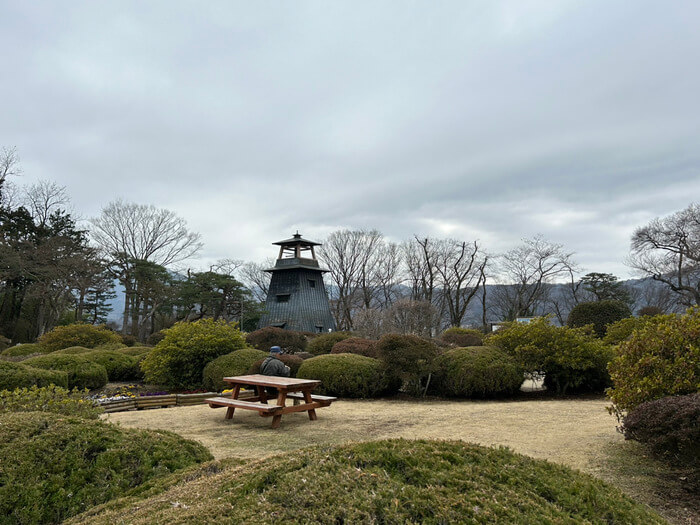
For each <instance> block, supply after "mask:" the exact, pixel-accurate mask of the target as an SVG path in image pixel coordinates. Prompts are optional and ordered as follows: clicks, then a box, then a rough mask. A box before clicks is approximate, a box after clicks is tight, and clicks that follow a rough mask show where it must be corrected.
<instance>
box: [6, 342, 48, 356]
mask: <svg viewBox="0 0 700 525" xmlns="http://www.w3.org/2000/svg"><path fill="white" fill-rule="evenodd" d="M45 353H46V349H45V348H43V347H42V346H41V345H38V344H36V343H24V344H21V345H15V346H11V347H10V348H6V349H5V350H3V351H2V355H5V356H8V357H21V356H27V355H34V354H45Z"/></svg>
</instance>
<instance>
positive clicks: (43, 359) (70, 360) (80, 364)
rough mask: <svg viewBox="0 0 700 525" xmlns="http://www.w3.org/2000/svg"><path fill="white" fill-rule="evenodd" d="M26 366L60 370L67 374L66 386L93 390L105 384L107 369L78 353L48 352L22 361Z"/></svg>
mask: <svg viewBox="0 0 700 525" xmlns="http://www.w3.org/2000/svg"><path fill="white" fill-rule="evenodd" d="M24 363H25V364H26V365H27V366H33V367H36V368H44V369H48V370H62V371H64V372H66V373H67V374H68V388H81V389H82V388H87V389H89V390H94V389H96V388H102V387H103V386H105V385H106V384H107V370H106V369H105V367H104V366H102V365H100V364H97V363H94V362H92V361H90V360H88V359H86V358H84V357H82V356H80V355H60V354H59V355H57V354H48V355H42V356H38V357H32V358H31V359H27V360H26V361H24Z"/></svg>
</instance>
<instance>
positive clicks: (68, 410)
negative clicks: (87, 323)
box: [0, 370, 103, 419]
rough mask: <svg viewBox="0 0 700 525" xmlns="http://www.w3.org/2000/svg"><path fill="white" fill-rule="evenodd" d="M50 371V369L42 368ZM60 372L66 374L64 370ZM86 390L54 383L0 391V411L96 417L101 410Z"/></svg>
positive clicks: (86, 417)
mask: <svg viewBox="0 0 700 525" xmlns="http://www.w3.org/2000/svg"><path fill="white" fill-rule="evenodd" d="M42 372H50V370H42ZM56 373H61V374H63V375H64V376H66V382H67V375H66V373H65V372H56ZM87 393H88V391H87V390H78V389H77V388H74V389H73V390H67V389H66V388H62V387H60V386H56V385H55V384H53V385H49V386H42V387H38V386H32V387H30V388H16V389H15V390H12V391H10V390H3V391H0V412H52V413H56V414H63V415H65V416H78V417H82V418H85V419H97V418H98V417H99V415H100V414H101V413H102V412H103V410H102V408H100V407H98V406H96V405H95V404H94V403H93V402H92V400H91V399H88V398H87Z"/></svg>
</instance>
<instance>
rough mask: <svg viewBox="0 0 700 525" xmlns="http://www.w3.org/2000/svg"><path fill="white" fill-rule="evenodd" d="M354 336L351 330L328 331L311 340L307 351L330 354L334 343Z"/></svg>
mask: <svg viewBox="0 0 700 525" xmlns="http://www.w3.org/2000/svg"><path fill="white" fill-rule="evenodd" d="M349 337H352V334H350V333H349V332H328V333H327V334H321V335H319V336H317V337H314V338H313V339H312V340H311V341H309V345H308V346H307V348H306V351H307V352H309V353H310V354H313V355H323V354H330V353H331V350H332V349H333V345H334V344H336V343H339V342H340V341H343V340H344V339H348V338H349Z"/></svg>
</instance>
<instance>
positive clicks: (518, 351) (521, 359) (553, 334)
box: [486, 317, 613, 395]
mask: <svg viewBox="0 0 700 525" xmlns="http://www.w3.org/2000/svg"><path fill="white" fill-rule="evenodd" d="M486 342H487V343H488V344H489V345H491V346H497V347H499V348H500V349H502V350H504V351H505V352H506V353H507V354H508V355H510V356H511V357H512V358H513V359H514V360H515V362H516V363H518V364H519V365H520V366H522V367H523V369H524V370H525V372H526V373H527V374H529V375H531V376H544V381H545V385H546V386H547V388H548V389H551V390H553V391H555V392H556V393H557V394H561V395H563V394H566V393H567V392H569V393H571V392H603V390H605V388H606V387H607V386H609V384H610V378H609V375H608V371H607V364H608V362H609V361H610V360H611V359H612V355H613V353H612V349H611V348H610V347H609V346H608V345H606V344H604V343H603V342H602V341H601V340H600V339H598V338H597V337H595V335H593V334H592V333H591V331H590V330H588V329H587V328H569V327H566V326H553V325H552V324H550V322H549V320H548V319H547V318H544V317H540V318H536V319H533V320H532V321H530V322H529V323H527V324H525V323H508V324H507V325H506V326H504V327H503V328H501V329H499V330H498V331H496V332H493V333H492V334H489V336H488V337H487V338H486Z"/></svg>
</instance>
